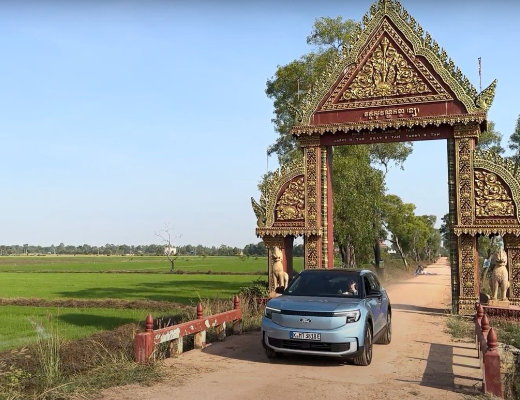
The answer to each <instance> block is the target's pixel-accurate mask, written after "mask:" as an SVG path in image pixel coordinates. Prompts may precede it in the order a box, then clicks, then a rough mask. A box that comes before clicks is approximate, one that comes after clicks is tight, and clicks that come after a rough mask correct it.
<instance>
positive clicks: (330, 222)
mask: <svg viewBox="0 0 520 400" xmlns="http://www.w3.org/2000/svg"><path fill="white" fill-rule="evenodd" d="M332 193H333V192H332V146H328V147H327V240H328V242H327V255H328V265H329V268H334V212H333V204H332V203H333V201H332Z"/></svg>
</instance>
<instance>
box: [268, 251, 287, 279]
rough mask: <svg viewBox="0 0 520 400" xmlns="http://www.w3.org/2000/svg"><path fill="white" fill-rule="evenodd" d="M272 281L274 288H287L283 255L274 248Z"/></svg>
mask: <svg viewBox="0 0 520 400" xmlns="http://www.w3.org/2000/svg"><path fill="white" fill-rule="evenodd" d="M272 257H273V280H274V287H275V288H277V287H280V286H283V287H284V288H286V287H287V283H288V282H289V275H288V274H287V272H285V271H284V270H283V263H282V259H283V253H282V250H281V249H280V248H279V247H278V246H275V247H274V248H273V255H272Z"/></svg>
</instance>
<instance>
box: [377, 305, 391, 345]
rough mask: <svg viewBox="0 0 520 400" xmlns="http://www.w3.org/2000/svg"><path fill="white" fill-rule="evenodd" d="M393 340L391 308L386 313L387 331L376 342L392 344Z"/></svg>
mask: <svg viewBox="0 0 520 400" xmlns="http://www.w3.org/2000/svg"><path fill="white" fill-rule="evenodd" d="M391 341H392V314H390V310H388V312H387V314H386V327H385V333H384V334H383V336H381V338H380V339H379V340H378V341H377V342H376V343H379V344H390V342H391Z"/></svg>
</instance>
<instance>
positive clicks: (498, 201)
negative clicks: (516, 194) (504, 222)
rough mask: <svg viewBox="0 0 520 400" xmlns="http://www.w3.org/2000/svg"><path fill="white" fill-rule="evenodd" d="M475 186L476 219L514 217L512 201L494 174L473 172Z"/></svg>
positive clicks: (479, 171) (481, 171) (480, 171)
mask: <svg viewBox="0 0 520 400" xmlns="http://www.w3.org/2000/svg"><path fill="white" fill-rule="evenodd" d="M475 186H476V187H475V215H476V216H477V217H509V216H514V215H515V207H514V205H513V200H512V199H511V197H510V196H509V194H508V193H507V190H506V188H505V187H504V184H503V183H502V182H501V181H500V180H499V179H498V177H497V176H496V175H495V174H493V173H492V172H486V171H483V170H478V171H477V170H475Z"/></svg>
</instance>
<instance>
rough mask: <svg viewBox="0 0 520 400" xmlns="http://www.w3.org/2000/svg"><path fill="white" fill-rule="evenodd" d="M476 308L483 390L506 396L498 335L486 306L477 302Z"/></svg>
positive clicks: (476, 330)
mask: <svg viewBox="0 0 520 400" xmlns="http://www.w3.org/2000/svg"><path fill="white" fill-rule="evenodd" d="M475 308H476V310H477V312H476V315H475V341H476V345H477V349H478V356H479V359H480V368H481V369H482V376H483V382H482V383H483V384H482V391H483V392H484V393H490V394H493V395H495V396H497V397H504V387H503V385H502V379H501V376H500V355H499V354H498V339H497V335H496V333H495V331H494V330H493V328H491V326H490V325H489V318H488V316H487V315H486V314H485V313H484V307H482V305H480V304H476V307H475Z"/></svg>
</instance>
